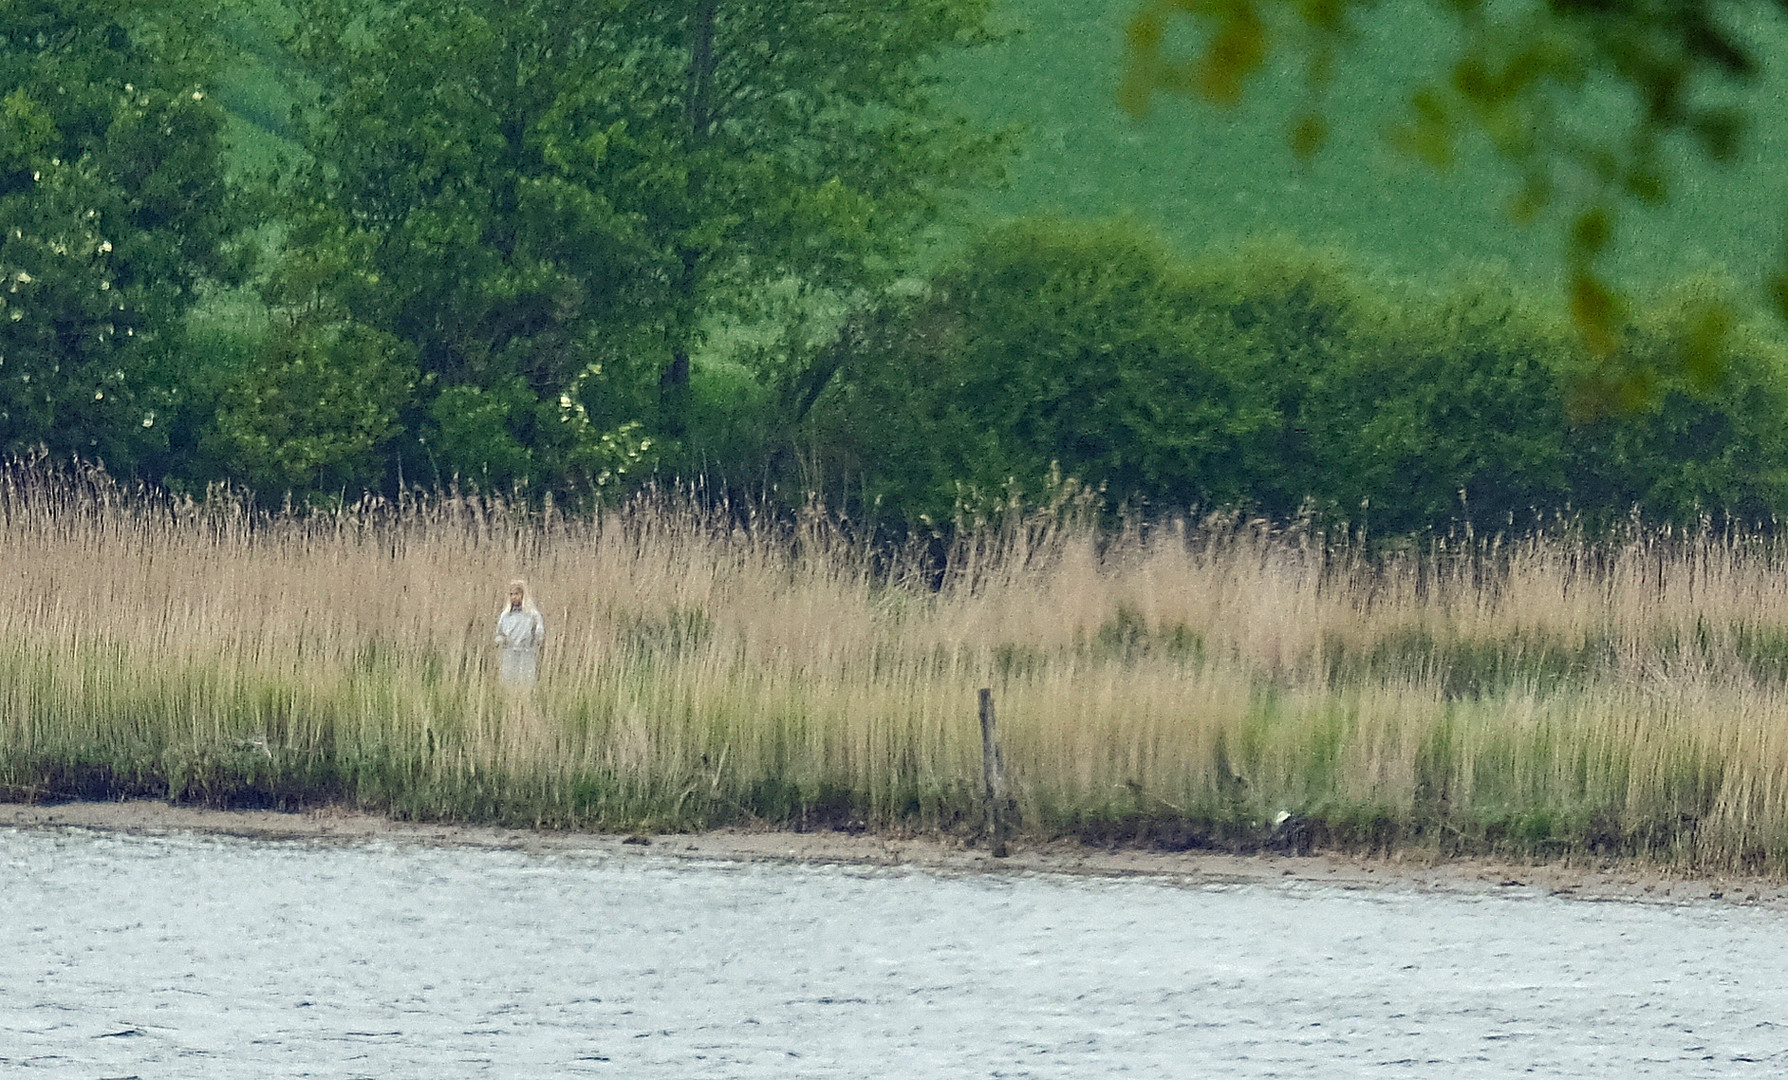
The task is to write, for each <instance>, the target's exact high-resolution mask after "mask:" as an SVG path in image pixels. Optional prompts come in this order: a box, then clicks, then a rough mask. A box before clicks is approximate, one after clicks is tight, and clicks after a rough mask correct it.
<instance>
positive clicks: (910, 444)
mask: <svg viewBox="0 0 1788 1080" xmlns="http://www.w3.org/2000/svg"><path fill="white" fill-rule="evenodd" d="M852 332H853V334H854V336H855V338H856V340H857V342H858V348H857V349H856V350H855V354H854V355H853V357H852V358H851V359H850V360H849V361H848V362H847V363H846V365H845V367H844V370H843V371H842V372H841V374H840V378H839V384H838V386H837V387H836V388H835V389H834V390H833V391H832V392H831V393H830V395H829V396H828V398H827V399H825V400H824V401H823V402H822V413H823V415H822V417H821V421H822V423H821V426H822V428H823V429H824V431H825V437H826V438H827V439H828V440H829V444H828V446H827V447H826V452H827V456H829V457H833V458H836V459H837V460H836V464H837V467H839V468H841V469H844V470H848V471H850V472H854V473H856V474H857V482H856V483H855V484H854V485H852V486H853V487H856V488H859V489H860V490H862V491H863V493H864V496H865V497H866V498H867V499H868V500H870V501H871V502H874V501H877V500H879V501H880V502H881V504H882V505H884V506H885V507H886V508H887V509H888V510H890V511H892V512H895V513H898V514H902V515H905V516H906V517H907V518H908V519H909V520H910V519H913V518H918V517H920V516H923V517H926V518H929V519H931V520H933V521H943V520H948V519H949V518H950V517H951V516H952V515H953V514H954V513H955V512H957V510H959V509H969V510H977V509H982V508H988V507H991V506H994V505H998V504H1001V503H1004V502H1005V501H1007V500H1008V499H1011V498H1013V497H1017V498H1020V499H1047V498H1049V497H1050V496H1051V494H1052V492H1051V489H1052V487H1053V486H1054V485H1055V483H1056V482H1057V480H1058V479H1060V478H1065V479H1070V480H1074V481H1077V482H1079V483H1081V484H1084V485H1086V486H1087V487H1090V488H1093V489H1096V490H1102V491H1103V492H1104V493H1105V497H1106V498H1107V499H1108V500H1109V502H1110V503H1111V504H1113V505H1116V504H1120V503H1121V504H1129V505H1130V506H1132V507H1133V508H1138V509H1141V508H1144V507H1147V508H1149V509H1151V510H1156V511H1166V512H1174V511H1183V510H1184V509H1185V508H1187V507H1190V506H1193V505H1204V506H1213V505H1238V504H1247V503H1254V502H1256V501H1258V500H1259V499H1261V498H1262V497H1263V496H1264V495H1266V494H1267V492H1268V491H1269V490H1270V489H1273V488H1276V487H1278V486H1280V485H1276V484H1273V483H1272V482H1271V481H1272V480H1273V479H1276V478H1273V477H1268V476H1266V475H1263V474H1262V473H1261V471H1260V470H1261V469H1262V468H1263V467H1264V468H1267V469H1271V468H1273V467H1275V465H1276V462H1277V460H1278V459H1277V456H1276V454H1275V453H1274V450H1275V447H1276V445H1277V440H1278V438H1279V428H1280V427H1281V422H1282V416H1281V415H1280V414H1279V413H1278V412H1277V410H1276V409H1275V408H1274V403H1273V401H1272V400H1271V394H1270V392H1268V389H1267V386H1266V383H1265V381H1264V380H1263V378H1262V376H1264V375H1266V374H1267V372H1264V371H1262V370H1257V366H1256V364H1255V362H1254V360H1255V357H1257V356H1259V355H1260V352H1259V350H1258V349H1256V348H1255V344H1254V339H1253V338H1252V337H1251V335H1250V334H1248V333H1246V332H1238V329H1237V326H1236V324H1235V323H1234V322H1233V321H1232V320H1231V319H1230V318H1229V317H1228V312H1226V311H1225V310H1224V309H1223V308H1222V307H1221V306H1220V305H1218V304H1214V303H1210V302H1208V297H1207V296H1206V293H1205V292H1204V290H1203V289H1202V288H1201V286H1200V283H1198V282H1196V281H1195V280H1193V279H1192V278H1191V277H1190V275H1188V273H1187V272H1186V269H1185V267H1184V266H1183V265H1181V264H1179V263H1178V262H1177V261H1176V260H1175V259H1174V258H1173V257H1172V256H1171V255H1170V254H1169V253H1167V252H1166V251H1165V250H1164V249H1162V248H1161V247H1160V246H1159V245H1158V244H1157V243H1155V242H1154V241H1152V240H1151V239H1149V238H1147V237H1145V236H1142V235H1139V234H1138V233H1136V232H1134V231H1133V230H1131V229H1129V228H1126V227H1123V226H1101V225H1090V226H1083V225H1072V224H1066V223H1062V222H1056V221H1021V222H1016V223H1013V224H1010V225H1007V226H1004V227H1001V228H997V229H994V230H991V231H990V232H988V233H987V234H986V235H984V236H983V237H981V238H980V239H979V240H977V241H976V242H975V243H973V244H971V245H970V246H969V248H968V250H967V251H965V252H964V253H963V254H962V255H961V256H960V257H959V258H957V259H956V260H954V261H953V262H951V263H950V264H949V265H948V266H946V267H945V268H943V269H942V270H941V271H940V272H939V273H938V274H937V275H936V276H935V277H934V279H933V281H932V282H931V284H930V287H929V288H928V289H927V290H926V291H925V292H924V293H922V294H920V295H918V296H915V297H911V298H903V299H897V300H894V301H892V302H890V303H888V304H886V305H883V306H882V307H881V308H879V309H877V310H876V311H875V312H874V313H873V314H872V315H870V316H867V317H864V318H862V319H861V320H859V322H858V323H857V324H856V325H855V326H854V327H853V331H852ZM1293 509H1295V504H1294V505H1293Z"/></svg>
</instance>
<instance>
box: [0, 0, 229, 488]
mask: <svg viewBox="0 0 1788 1080" xmlns="http://www.w3.org/2000/svg"><path fill="white" fill-rule="evenodd" d="M202 15H203V12H202V10H201V9H199V8H198V7H196V6H194V5H188V4H185V3H171V4H150V3H146V2H133V0H17V2H14V3H10V4H8V5H7V6H6V7H5V8H4V10H0V449H3V450H5V451H6V452H9V453H20V452H24V451H27V450H30V449H34V448H37V447H44V448H47V449H48V450H50V451H51V452H53V453H55V454H57V455H76V456H80V457H83V458H88V459H93V458H99V459H103V460H105V461H107V462H108V464H110V465H112V466H113V467H114V468H116V469H120V470H126V471H128V470H131V469H134V468H137V467H138V466H140V465H142V464H143V462H144V461H145V460H147V459H150V458H153V457H154V456H155V455H156V454H157V452H158V450H160V449H161V448H162V447H163V446H164V445H165V444H164V441H163V439H162V429H160V428H158V427H157V422H158V415H159V414H161V413H162V412H164V411H165V410H166V409H167V408H169V407H170V405H171V404H172V403H173V402H174V400H175V399H176V398H177V396H178V392H179V382H180V374H179V371H178V366H177V356H176V353H177V348H176V346H177V337H178V334H179V331H180V324H181V319H182V317H183V316H184V315H185V313H186V312H187V311H188V310H189V309H190V308H191V306H192V305H193V303H194V302H195V300H196V298H197V296H198V292H199V289H200V288H201V286H202V285H203V284H204V283H205V282H207V281H208V280H215V279H219V278H229V277H232V276H233V275H234V273H235V271H236V270H237V266H236V262H235V259H234V257H233V256H232V254H231V251H230V246H229V244H228V240H229V238H230V236H231V234H232V232H233V228H234V222H235V218H234V203H233V200H232V197H231V194H230V191H229V190H228V188H227V187H226V185H225V181H224V170H223V167H222V161H221V154H222V144H221V141H220V138H219V132H220V130H221V126H222V115H221V113H220V111H219V110H218V109H217V107H216V106H215V105H214V104H213V103H212V102H211V100H210V99H209V97H208V95H207V92H206V85H207V84H206V78H207V75H208V69H207V67H206V65H205V64H204V63H203V62H202V60H201V51H200V49H199V48H198V46H197V42H198V40H199V37H198V36H197V35H199V34H200V33H201V32H202V30H203V27H204V19H203V17H202Z"/></svg>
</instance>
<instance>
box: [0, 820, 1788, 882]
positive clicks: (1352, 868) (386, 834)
mask: <svg viewBox="0 0 1788 1080" xmlns="http://www.w3.org/2000/svg"><path fill="white" fill-rule="evenodd" d="M0 828H12V829H46V830H85V831H92V832H101V833H117V834H123V835H136V836H168V835H181V834H196V835H209V836H230V837H238V838H243V839H250V840H267V841H309V842H318V841H322V842H340V843H357V842H359V843H364V842H371V841H385V842H394V843H403V844H425V845H447V846H461V847H476V848H488V849H494V850H518V851H525V852H529V853H533V854H541V855H554V854H558V855H593V854H594V855H620V856H626V857H637V858H656V859H687V860H703V861H724V862H738V863H792V864H815V865H842V866H860V867H869V868H875V867H881V868H891V869H914V870H921V871H926V872H931V873H942V874H1043V875H1062V876H1079V877H1112V878H1119V877H1121V878H1151V879H1157V880H1160V881H1163V882H1164V883H1168V884H1174V885H1180V886H1222V885H1250V884H1252V885H1278V886H1295V887H1306V888H1307V887H1313V886H1314V887H1327V888H1342V889H1405V890H1413V891H1418V892H1419V891H1432V892H1440V893H1447V894H1453V895H1497V896H1503V897H1508V896H1530V897H1569V898H1573V899H1578V900H1584V901H1601V902H1631V903H1669V904H1683V903H1703V904H1705V903H1727V904H1742V905H1747V906H1767V907H1771V908H1778V909H1781V910H1788V881H1783V880H1780V879H1774V878H1760V877H1747V876H1743V875H1718V874H1683V873H1677V872H1673V871H1670V870H1668V869H1663V868H1657V867H1649V866H1643V865H1640V864H1638V863H1635V862H1632V861H1612V862H1603V863H1596V864H1585V863H1574V862H1553V863H1523V862H1515V861H1510V860H1503V859H1491V858H1483V857H1449V858H1438V857H1434V856H1431V855H1428V854H1425V853H1394V854H1391V855H1387V856H1360V855H1349V854H1338V853H1331V852H1318V853H1315V854H1312V855H1282V854H1256V855H1232V854H1225V853H1221V852H1211V851H1197V850H1193V851H1178V852H1167V851H1158V850H1149V849H1142V848H1129V847H1121V846H1120V847H1110V848H1102V847H1091V846H1088V845H1086V844H1083V843H1080V842H1076V841H1066V840H1062V841H1051V842H1047V843H1030V844H1026V843H1015V844H1013V845H1012V847H1011V852H1010V854H1009V855H1008V857H1006V858H1003V859H996V858H994V857H993V856H992V855H991V854H990V853H989V852H988V851H987V850H986V849H985V848H984V847H975V846H971V845H968V844H965V843H964V842H963V841H962V840H961V839H959V838H955V837H950V836H945V835H937V834H933V835H925V834H918V835H912V834H898V835H897V834H888V833H879V834H878V833H869V832H858V833H851V832H832V831H809V832H792V831H779V830H752V829H738V828H723V829H716V830H712V831H708V832H699V833H686V834H683V833H672V834H659V835H651V836H646V835H631V836H628V835H614V834H602V833H585V832H569V831H543V830H531V829H514V828H503V827H498V826H488V825H455V824H436V823H416V822H406V821H396V820H393V819H391V818H387V817H382V816H379V815H376V814H367V813H362V812H359V811H355V810H350V809H345V808H337V807H326V808H322V809H316V810H308V811H302V812H281V811H272V810H209V809H202V808H197V807H187V806H175V805H170V804H169V803H167V802H164V801H160V800H154V799H132V800H125V801H117V802H67V803H48V804H46V803H0Z"/></svg>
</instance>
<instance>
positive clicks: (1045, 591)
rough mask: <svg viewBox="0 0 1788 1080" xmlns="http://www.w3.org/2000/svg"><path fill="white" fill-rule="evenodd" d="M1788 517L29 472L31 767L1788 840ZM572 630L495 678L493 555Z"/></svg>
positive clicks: (3, 653)
mask: <svg viewBox="0 0 1788 1080" xmlns="http://www.w3.org/2000/svg"><path fill="white" fill-rule="evenodd" d="M1785 567H1788V549H1785V546H1784V544H1783V542H1781V541H1779V540H1777V539H1775V538H1772V537H1765V536H1754V535H1739V534H1720V533H1714V532H1709V531H1703V532H1699V533H1694V534H1690V535H1681V534H1672V533H1669V532H1644V531H1641V530H1638V529H1635V530H1633V531H1632V532H1631V534H1630V535H1629V536H1627V537H1626V538H1625V539H1622V540H1619V541H1615V542H1605V543H1592V542H1590V541H1588V540H1585V539H1583V538H1580V537H1572V536H1570V535H1568V534H1560V535H1556V536H1551V537H1533V538H1528V539H1522V540H1518V541H1510V542H1503V541H1490V542H1477V541H1471V540H1466V541H1462V542H1459V543H1451V542H1435V543H1433V544H1429V545H1425V546H1421V547H1413V546H1412V547H1411V548H1409V549H1408V550H1406V551H1403V552H1401V553H1399V552H1395V551H1392V552H1385V551H1375V552H1367V551H1366V550H1364V549H1362V548H1360V547H1359V546H1357V545H1349V544H1346V543H1336V542H1333V541H1332V540H1326V539H1325V538H1323V537H1320V536H1315V535H1311V534H1309V533H1307V532H1304V531H1299V530H1295V529H1293V530H1273V529H1269V528H1267V527H1265V526H1262V525H1259V524H1249V523H1245V522H1239V521H1235V520H1212V521H1207V522H1204V523H1201V524H1199V525H1198V526H1196V527H1188V526H1184V525H1178V526H1173V527H1165V528H1156V529H1151V530H1130V531H1127V532H1121V533H1118V534H1115V535H1112V534H1101V533H1099V532H1098V531H1096V530H1094V529H1092V528H1091V527H1088V526H1085V525H1082V524H1076V523H1074V521H1073V520H1072V518H1071V516H1069V517H1061V516H1058V517H1054V518H1051V517H1043V518H1036V519H1031V520H1027V521H1020V522H1016V523H1014V524H1011V525H1008V526H1006V527H1001V528H989V529H987V530H982V531H979V532H976V533H973V534H972V535H968V536H966V537H965V538H963V539H961V540H960V541H959V542H958V543H957V544H956V546H955V549H954V550H953V552H952V555H951V558H950V561H949V563H948V569H947V571H946V572H945V573H944V574H943V576H942V578H941V581H940V580H939V579H937V578H936V577H934V576H932V575H931V574H929V573H926V572H923V571H926V570H927V569H928V568H926V567H923V566H921V565H919V564H918V563H917V562H902V561H901V560H900V559H899V558H895V559H893V560H891V561H890V560H889V559H888V558H886V556H885V553H884V555H883V556H882V557H880V558H878V557H877V556H876V554H875V553H873V552H870V551H868V550H866V549H865V548H863V547H862V546H860V545H857V544H853V543H852V542H850V541H848V540H846V539H844V538H843V537H842V536H841V535H840V534H839V532H838V530H836V529H835V528H833V527H832V526H831V525H830V524H829V523H828V521H827V519H826V518H825V516H824V515H823V514H820V513H817V512H815V513H810V514H807V515H804V516H803V517H802V518H801V519H800V520H799V521H797V522H794V523H788V522H779V523H769V522H765V521H762V520H759V519H756V518H754V517H752V516H751V515H750V514H746V513H740V512H731V511H727V510H720V511H715V510H710V509H703V508H701V507H699V506H697V505H696V504H695V503H694V502H693V501H691V500H688V499H683V498H678V497H675V496H665V495H659V496H652V495H648V496H642V497H640V498H638V499H636V500H634V501H633V502H631V503H629V504H627V505H626V506H623V507H620V508H616V509H608V510H603V511H600V512H597V513H595V514H594V515H591V516H581V517H574V516H566V515H561V514H558V513H555V512H553V511H552V510H551V509H550V508H549V509H547V510H544V511H543V510H539V509H528V508H526V507H523V506H518V505H508V504H505V503H503V502H502V501H500V500H494V499H480V498H459V497H451V496H443V497H440V498H433V499H420V500H413V501H406V502H403V503H398V504H384V503H374V502H366V503H362V504H361V505H359V506H356V507H351V508H348V509H345V510H343V511H341V512H339V513H335V514H308V515H289V514H288V515H277V514H276V515H266V514H258V513H256V512H254V511H253V510H252V509H251V508H250V506H249V505H248V504H247V503H245V502H244V501H242V500H237V499H231V498H227V497H214V498H212V499H209V500H206V501H190V500H186V501H180V500H168V499H165V498H155V497H148V496H141V495H132V494H130V493H128V492H125V491H122V490H120V489H119V488H118V487H116V486H115V485H113V484H111V483H110V482H109V481H107V480H106V479H105V478H104V477H103V476H97V475H87V476H71V475H56V476H52V475H49V474H47V473H45V472H43V471H41V470H38V471H33V470H15V471H13V472H10V473H7V474H6V475H4V476H3V477H0V605H3V606H4V610H6V611H7V612H8V613H9V614H8V617H7V618H6V620H5V624H4V625H5V630H4V632H0V797H12V798H26V799H43V798H62V797H71V796H88V797H94V796H98V797H112V796H119V795H128V794H149V795H156V796H162V797H168V798H173V799H177V800H191V801H202V802H212V803H222V804H245V803H246V804H256V805H297V804H303V803H314V802H319V801H338V802H345V803H350V804H356V805H361V806H365V807H369V808H374V809H378V810H383V811H387V812H390V813H394V814H397V815H403V816H415V817H427V818H441V819H459V820H468V819H470V820H500V821H513V822H527V823H538V824H543V825H555V826H573V827H604V828H638V827H663V828H689V827H700V826H703V825H709V824H714V823H718V822H724V821H763V822H767V823H771V824H783V825H786V824H791V823H794V824H800V823H803V822H805V823H810V824H822V823H830V824H847V823H853V822H854V823H860V824H865V825H868V826H872V827H901V826H905V825H913V826H943V827H961V828H964V829H968V828H971V827H972V824H971V823H973V822H975V821H978V820H979V807H978V804H977V802H976V799H977V792H978V786H979V774H978V769H979V761H980V747H979V742H978V740H979V729H978V726H977V724H976V720H975V691H976V689H977V688H978V687H982V686H987V687H991V688H992V689H993V691H994V695H995V700H996V702H997V703H998V706H999V710H1000V716H1001V726H1002V730H1003V732H1004V738H1005V755H1006V757H1007V758H1008V760H1009V762H1010V764H1011V770H1012V781H1013V788H1014V791H1015V799H1016V802H1017V807H1018V811H1019V814H1020V818H1021V820H1022V821H1023V822H1024V823H1025V826H1026V827H1027V828H1028V829H1029V830H1031V831H1032V832H1033V833H1034V834H1061V833H1076V834H1081V835H1087V836H1095V837H1103V838H1111V839H1119V838H1123V837H1126V836H1129V837H1136V838H1153V839H1155V840H1156V841H1159V842H1167V843H1185V844H1192V843H1216V844H1229V845H1236V846H1248V845H1256V844H1260V843H1263V842H1271V841H1272V839H1273V834H1272V830H1271V825H1270V823H1271V821H1272V820H1273V819H1274V818H1275V817H1276V816H1278V814H1279V812H1280V811H1289V812H1291V813H1294V814H1296V815H1300V816H1299V817H1298V818H1296V819H1294V820H1296V821H1299V822H1307V823H1308V824H1307V829H1308V830H1309V835H1313V836H1314V837H1315V838H1316V839H1317V841H1318V842H1324V843H1335V844H1345V845H1351V846H1395V845H1418V846H1424V847H1427V848H1429V849H1432V850H1437V851H1442V852H1445V851H1483V850H1503V851H1510V852H1518V853H1526V854H1534V855H1556V854H1572V853H1599V854H1637V855H1643V856H1648V857H1652V858H1657V859H1663V860H1668V861H1672V862H1675V863H1679V864H1683V865H1697V866H1702V867H1735V868H1744V869H1752V870H1770V871H1781V870H1783V869H1784V868H1788V723H1784V717H1785V716H1788V581H1785V578H1784V573H1783V571H1784V569H1785ZM515 576H524V577H527V578H528V579H529V580H530V581H531V582H532V584H533V587H534V589H535V591H536V593H537V595H538V597H539V600H540V604H541V607H542V608H543V610H544V612H545V614H546V617H547V620H548V626H549V639H548V645H547V647H546V650H545V652H544V655H543V663H542V673H541V680H540V683H539V685H538V686H536V687H535V688H533V689H532V690H531V691H527V692H520V693H518V692H511V691H506V690H505V689H504V688H503V687H502V686H500V685H499V684H498V683H497V680H496V679H495V672H494V663H493V660H494V658H493V655H492V649H491V646H490V635H491V627H492V624H493V622H494V618H495V615H496V611H497V605H498V604H499V602H500V600H501V595H502V589H503V586H504V584H505V583H506V582H507V581H508V580H509V579H510V578H512V577H515Z"/></svg>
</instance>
